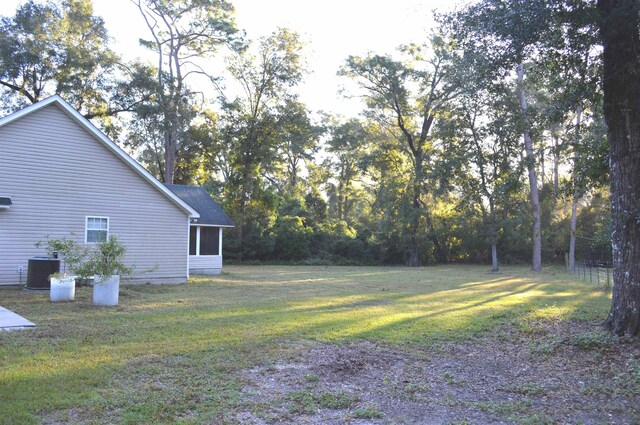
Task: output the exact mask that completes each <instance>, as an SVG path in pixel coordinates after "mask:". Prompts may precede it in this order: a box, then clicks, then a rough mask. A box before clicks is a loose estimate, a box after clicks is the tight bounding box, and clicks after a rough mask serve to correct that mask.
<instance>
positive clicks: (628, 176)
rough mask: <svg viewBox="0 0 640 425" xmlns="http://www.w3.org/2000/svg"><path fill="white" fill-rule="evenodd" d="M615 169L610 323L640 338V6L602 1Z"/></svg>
mask: <svg viewBox="0 0 640 425" xmlns="http://www.w3.org/2000/svg"><path fill="white" fill-rule="evenodd" d="M598 10H599V12H600V18H601V19H600V35H601V37H602V40H603V46H604V49H603V64H604V71H603V74H604V75H603V91H604V117H605V120H606V122H607V127H608V132H607V134H608V138H609V153H610V166H611V172H610V174H611V212H612V234H611V240H612V247H613V299H612V304H611V311H610V312H609V316H608V318H607V324H608V326H609V327H610V329H611V330H612V331H613V332H614V333H615V334H617V335H625V334H626V335H630V336H634V335H638V334H639V333H640V161H639V158H640V78H639V77H640V76H639V75H638V72H639V70H640V53H639V52H640V35H639V29H640V2H638V0H598Z"/></svg>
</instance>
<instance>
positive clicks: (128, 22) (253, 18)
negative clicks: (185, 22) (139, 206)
mask: <svg viewBox="0 0 640 425" xmlns="http://www.w3.org/2000/svg"><path fill="white" fill-rule="evenodd" d="M230 1H231V2H232V4H233V5H234V6H235V8H236V23H237V26H238V28H240V29H243V30H244V31H246V33H247V37H248V38H249V39H252V40H253V39H257V38H259V37H261V36H266V35H268V34H270V33H271V32H273V31H274V30H275V29H276V28H278V27H285V28H289V29H291V30H294V31H296V32H298V33H299V34H300V35H301V38H302V40H303V42H304V43H305V48H304V56H305V58H306V60H307V64H308V69H309V70H310V71H311V73H310V74H309V75H307V76H306V78H305V80H304V81H303V83H302V84H301V85H300V87H299V88H298V93H299V95H300V99H301V100H302V101H303V102H304V103H306V104H307V106H308V108H309V109H310V110H312V111H320V110H323V111H325V112H330V113H332V114H339V115H344V116H355V115H357V113H358V112H359V111H360V110H361V109H362V104H361V103H360V101H359V100H357V99H353V98H352V99H348V98H345V96H344V95H343V94H340V93H339V91H340V88H341V87H343V86H345V85H347V86H348V85H349V82H348V81H347V80H346V79H345V78H344V77H338V76H337V75H336V73H337V71H338V69H339V68H340V66H342V65H343V64H344V62H345V60H346V58H347V57H348V56H349V55H365V54H366V53H367V52H376V53H380V54H383V53H392V52H393V50H394V49H395V48H396V47H397V46H399V45H401V44H407V43H412V42H414V43H421V42H423V41H425V40H426V37H427V34H428V30H429V29H430V28H432V27H433V19H432V10H434V9H437V10H439V11H444V10H448V9H450V8H451V7H453V5H454V4H455V3H457V2H454V1H447V0H392V1H388V0H387V1H382V0H316V1H308V0H307V1H305V0H230ZM21 2H22V0H0V15H2V16H12V15H13V14H14V12H15V9H16V7H17V5H18V4H19V3H21ZM94 10H95V14H96V15H98V16H101V17H103V18H104V20H105V24H106V27H107V29H108V31H109V33H110V35H111V37H112V38H113V39H114V42H115V43H114V45H113V47H112V48H113V49H114V50H115V51H117V52H118V53H120V54H121V55H123V57H124V58H125V59H134V58H136V57H140V58H143V59H148V60H149V61H151V62H154V56H153V55H152V54H150V53H149V52H148V51H146V50H145V49H144V48H142V47H140V46H139V44H138V40H139V39H140V38H149V33H148V29H147V27H146V26H145V23H144V21H143V19H142V17H141V16H140V14H139V12H138V10H137V9H136V7H135V6H134V5H133V4H132V3H131V2H130V0H94ZM215 60H217V61H219V63H220V64H221V63H222V57H221V56H219V57H217V59H215Z"/></svg>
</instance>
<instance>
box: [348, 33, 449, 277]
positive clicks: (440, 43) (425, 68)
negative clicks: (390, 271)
mask: <svg viewBox="0 0 640 425" xmlns="http://www.w3.org/2000/svg"><path fill="white" fill-rule="evenodd" d="M402 53H404V54H405V55H406V56H408V58H407V60H406V61H399V60H396V59H393V58H392V57H390V56H380V55H369V56H366V57H355V56H351V57H349V58H348V59H347V63H346V65H345V66H344V67H343V68H342V69H341V71H340V74H341V75H344V76H348V77H350V78H352V79H353V80H354V81H356V83H357V84H358V85H359V86H360V88H361V89H362V90H363V96H364V98H365V101H366V103H367V107H368V115H369V117H370V118H372V119H374V120H376V121H377V122H378V123H380V124H381V125H382V126H383V127H384V128H385V129H387V131H389V132H390V135H391V137H392V138H393V139H394V140H395V141H396V143H398V145H399V146H398V149H399V151H400V152H403V154H406V155H407V159H408V160H409V161H410V162H411V164H412V167H411V172H410V175H409V176H408V177H409V180H410V181H409V182H407V183H408V185H409V186H410V189H409V190H408V191H407V193H406V196H407V197H409V198H410V204H411V209H410V210H408V211H406V212H407V214H408V216H407V218H408V220H407V228H406V231H407V232H408V234H409V249H408V251H409V261H408V263H409V265H410V266H414V267H415V266H418V265H420V238H421V237H422V235H423V234H425V233H426V229H425V225H426V228H427V229H432V227H433V224H432V218H431V214H430V212H429V211H428V208H427V203H426V202H425V199H424V196H425V194H426V193H428V192H429V190H430V188H431V186H433V185H434V182H433V180H432V179H431V178H430V174H431V173H430V170H431V169H432V168H433V165H434V164H433V163H434V161H435V159H436V157H437V155H436V149H437V148H436V143H435V140H434V139H433V137H432V135H431V132H432V129H433V126H434V123H435V122H436V121H437V118H438V116H439V115H440V114H442V113H443V112H444V110H445V108H446V105H447V103H448V102H449V101H450V100H451V99H453V98H454V97H455V96H456V95H457V94H458V91H459V86H458V85H457V84H455V83H454V82H453V81H451V78H450V77H453V76H455V75H457V74H456V72H455V67H454V66H453V65H454V63H455V61H454V52H453V49H452V46H451V45H450V44H449V43H447V42H446V41H445V40H444V39H442V38H440V37H433V38H432V40H431V43H430V44H429V45H425V46H406V47H404V48H402ZM430 237H431V240H432V241H433V243H434V245H435V246H436V247H439V241H438V240H437V237H436V236H435V234H434V233H433V232H432V231H431V232H430Z"/></svg>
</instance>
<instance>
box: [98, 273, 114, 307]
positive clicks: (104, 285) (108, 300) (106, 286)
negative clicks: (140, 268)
mask: <svg viewBox="0 0 640 425" xmlns="http://www.w3.org/2000/svg"><path fill="white" fill-rule="evenodd" d="M119 292H120V276H119V275H117V274H114V275H113V276H111V277H108V278H106V279H105V280H100V278H99V277H96V278H95V279H94V282H93V305H109V306H113V305H118V293H119Z"/></svg>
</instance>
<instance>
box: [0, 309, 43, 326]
mask: <svg viewBox="0 0 640 425" xmlns="http://www.w3.org/2000/svg"><path fill="white" fill-rule="evenodd" d="M35 327H36V325H35V324H34V323H33V322H30V321H28V320H27V319H25V318H24V317H22V316H20V315H18V314H15V313H14V312H13V311H11V310H7V309H6V308H4V307H0V330H14V329H22V328H35Z"/></svg>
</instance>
